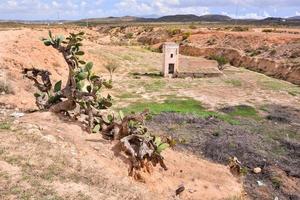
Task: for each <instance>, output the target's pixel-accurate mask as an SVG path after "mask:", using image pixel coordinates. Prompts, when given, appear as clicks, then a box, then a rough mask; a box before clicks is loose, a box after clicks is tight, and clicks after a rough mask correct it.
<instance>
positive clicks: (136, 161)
mask: <svg viewBox="0 0 300 200" xmlns="http://www.w3.org/2000/svg"><path fill="white" fill-rule="evenodd" d="M83 37H84V32H80V33H77V34H75V33H70V35H69V36H68V37H67V38H66V39H64V37H62V36H53V35H52V33H51V31H49V37H48V38H43V39H42V41H43V42H44V44H45V45H46V46H49V47H53V48H54V49H56V50H58V51H59V52H60V53H61V54H62V55H63V57H64V59H65V61H66V63H67V64H68V68H69V75H68V81H67V83H66V84H65V85H64V87H63V86H62V81H58V82H57V83H55V84H54V86H53V85H52V82H51V79H50V76H51V73H50V72H48V71H47V70H39V69H36V68H26V69H24V71H23V73H24V75H25V77H27V78H29V79H30V80H32V81H34V85H35V86H36V87H37V89H38V90H39V92H38V93H35V95H34V96H35V97H36V104H37V106H38V107H39V108H40V109H42V110H50V111H52V112H55V113H64V114H66V115H68V116H71V117H73V118H74V119H77V117H78V116H81V117H82V116H85V120H84V121H83V123H84V125H85V127H86V128H87V129H88V131H89V132H90V133H92V132H95V133H96V132H101V133H102V134H103V136H104V137H105V138H107V139H113V140H119V141H120V144H121V145H122V146H123V149H124V151H126V152H130V160H131V168H130V174H131V175H133V176H134V177H140V176H136V175H134V174H139V173H138V171H139V170H140V169H141V168H143V167H144V166H145V163H148V164H149V163H150V162H151V163H152V164H153V165H154V166H155V165H156V164H157V163H160V165H161V166H162V167H163V168H164V169H165V170H166V169H167V167H166V166H165V164H164V162H163V157H162V156H161V153H162V151H163V150H165V149H166V148H168V147H169V146H170V145H171V144H172V143H173V144H174V142H173V141H172V140H170V139H165V138H164V139H161V138H159V137H157V136H154V135H152V134H150V133H149V132H148V129H147V128H146V127H145V126H144V120H145V116H146V115H147V113H148V111H147V110H146V111H144V112H143V113H141V114H139V115H129V116H124V115H123V113H122V112H120V113H119V119H118V118H117V117H115V116H114V114H110V113H109V112H104V110H108V108H110V107H111V106H112V97H111V96H110V95H109V94H108V95H107V96H106V97H104V96H103V95H101V91H102V89H111V88H112V78H111V79H110V80H109V81H107V80H105V79H103V78H101V77H100V76H98V75H96V74H94V72H93V71H92V69H93V63H92V62H86V61H84V60H83V59H82V56H83V55H84V52H83V51H82V50H81V46H82V43H81V42H82V41H83ZM109 69H110V72H111V74H112V72H113V71H115V70H116V69H117V65H112V67H110V68H109ZM134 171H137V173H133V172H134Z"/></svg>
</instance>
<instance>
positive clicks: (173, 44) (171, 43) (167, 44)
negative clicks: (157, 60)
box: [164, 42, 179, 47]
mask: <svg viewBox="0 0 300 200" xmlns="http://www.w3.org/2000/svg"><path fill="white" fill-rule="evenodd" d="M164 46H174V47H179V44H177V43H175V42H165V43H164Z"/></svg>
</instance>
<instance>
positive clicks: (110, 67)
mask: <svg viewBox="0 0 300 200" xmlns="http://www.w3.org/2000/svg"><path fill="white" fill-rule="evenodd" d="M104 67H105V69H106V70H107V71H108V72H109V75H110V80H112V76H113V73H114V72H115V71H116V70H117V69H118V67H119V65H118V64H117V63H116V62H109V63H107V64H106V65H105V66H104Z"/></svg>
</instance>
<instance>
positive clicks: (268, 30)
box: [262, 29, 273, 33]
mask: <svg viewBox="0 0 300 200" xmlns="http://www.w3.org/2000/svg"><path fill="white" fill-rule="evenodd" d="M262 32H263V33H272V32H273V30H272V29H263V30H262Z"/></svg>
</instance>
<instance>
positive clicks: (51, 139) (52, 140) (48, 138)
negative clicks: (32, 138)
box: [42, 135, 57, 144]
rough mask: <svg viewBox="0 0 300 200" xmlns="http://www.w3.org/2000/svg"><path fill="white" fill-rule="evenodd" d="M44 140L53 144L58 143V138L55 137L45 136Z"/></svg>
mask: <svg viewBox="0 0 300 200" xmlns="http://www.w3.org/2000/svg"><path fill="white" fill-rule="evenodd" d="M42 139H43V140H44V141H47V142H49V143H52V144H55V143H56V142H57V140H56V138H55V137H54V136H53V135H46V136H43V137H42Z"/></svg>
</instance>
